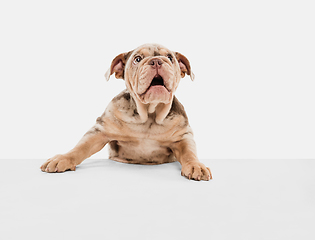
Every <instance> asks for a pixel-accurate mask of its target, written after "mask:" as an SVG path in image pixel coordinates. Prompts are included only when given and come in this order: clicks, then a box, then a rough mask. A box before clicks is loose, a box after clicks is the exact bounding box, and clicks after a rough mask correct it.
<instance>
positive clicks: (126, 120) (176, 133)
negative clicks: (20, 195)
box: [40, 44, 212, 181]
mask: <svg viewBox="0 0 315 240" xmlns="http://www.w3.org/2000/svg"><path fill="white" fill-rule="evenodd" d="M114 73H115V77H116V78H118V79H119V78H121V79H123V80H125V84H126V89H125V90H124V91H122V92H121V93H120V94H119V95H117V96H116V97H115V98H113V100H112V101H111V102H110V103H109V105H108V106H107V108H106V110H105V112H104V113H103V114H102V115H101V117H99V118H97V120H96V123H95V125H94V126H93V127H92V128H91V129H90V130H89V131H88V132H87V133H86V134H85V135H84V136H83V138H82V139H81V140H80V141H79V143H78V144H77V145H76V146H75V147H74V148H73V149H72V150H70V151H69V152H67V153H66V154H59V155H56V156H54V157H53V158H50V159H48V160H47V161H46V162H45V163H44V164H43V165H42V166H41V167H40V168H41V170H42V171H43V172H48V173H55V172H58V173H59V172H64V171H67V170H72V171H74V170H75V169H76V166H77V165H79V164H80V163H81V162H82V161H83V160H85V159H86V158H88V157H90V156H91V155H93V154H94V153H96V152H98V151H100V150H101V149H102V148H103V147H104V146H105V145H106V144H108V145H109V159H112V160H115V161H118V162H123V163H132V164H162V163H169V162H174V161H178V162H179V163H180V164H181V167H182V169H181V174H182V176H185V177H186V178H188V179H193V180H197V181H200V180H205V181H208V180H210V179H212V174H211V171H210V169H209V168H208V167H206V166H205V165H204V164H203V163H201V162H200V161H199V160H198V158H197V154H196V144H195V141H194V139H193V132H192V129H191V127H190V125H189V122H188V118H187V115H186V112H185V110H184V107H183V106H182V104H181V103H180V102H179V101H178V99H177V98H176V97H175V96H174V93H175V91H176V89H177V87H178V84H179V82H180V79H181V78H183V77H185V75H189V76H190V78H191V80H194V74H193V72H192V71H191V67H190V63H189V61H188V59H187V58H186V57H185V56H184V55H182V54H181V53H178V52H173V51H170V50H168V49H167V48H165V47H163V46H161V45H159V44H145V45H142V46H140V47H138V48H136V49H135V50H132V51H130V52H126V53H122V54H119V55H118V56H116V57H115V58H114V59H113V61H112V63H111V66H110V68H109V69H108V71H107V72H106V74H105V78H106V80H107V81H108V80H109V78H110V76H111V75H112V74H114Z"/></svg>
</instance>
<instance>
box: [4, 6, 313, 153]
mask: <svg viewBox="0 0 315 240" xmlns="http://www.w3.org/2000/svg"><path fill="white" fill-rule="evenodd" d="M314 12H315V9H314V2H313V1H277V0H272V1H196V0H195V1H67V0H62V1H34V0H30V1H13V0H12V1H1V4H0V31H1V38H0V41H1V44H0V51H1V52H0V69H1V70H0V79H1V86H0V104H1V109H0V113H1V118H0V121H1V124H0V148H1V151H0V158H15V159H16V158H20V159H27V158H29V159H43V158H48V157H51V156H52V155H54V154H56V153H63V152H66V151H68V150H69V149H70V148H72V147H73V146H74V145H75V144H76V143H77V142H78V141H79V139H80V138H81V137H82V135H83V134H84V133H85V132H86V131H87V130H88V129H89V128H90V127H91V126H92V125H93V124H94V122H95V120H96V118H97V117H98V116H100V115H101V114H102V112H103V111H104V110H105V108H106V106H107V104H108V103H109V101H110V100H111V99H112V98H113V97H114V96H115V95H116V94H118V93H119V92H120V91H121V90H123V89H124V82H123V81H122V80H116V79H115V78H114V77H113V76H112V78H111V80H110V81H109V82H106V81H105V78H104V76H103V75H104V73H105V72H106V70H107V69H108V67H109V65H110V63H111V60H112V59H113V58H114V57H115V56H116V55H118V54H119V53H121V52H125V51H129V50H132V49H133V48H135V47H137V46H139V45H141V44H144V43H147V42H156V43H160V44H162V45H165V46H166V47H168V48H169V49H171V50H173V51H179V52H181V53H183V54H184V55H186V57H187V58H188V59H189V60H190V62H191V65H192V69H193V71H194V73H195V75H196V80H195V82H191V81H190V79H189V78H187V77H186V78H185V79H183V80H182V82H181V85H180V87H179V88H178V91H177V97H178V98H179V100H180V101H181V102H182V103H183V104H184V106H185V108H186V111H187V113H188V116H189V119H190V123H191V126H192V127H193V130H194V133H195V139H196V142H197V149H198V154H199V157H200V158H207V159H259V158H260V159H267V158H272V159H274V158H285V159H297V158H299V159H301V158H315V148H314V146H315V127H314V123H315V115H314V105H315V94H314V80H315V70H314V66H315V57H314V56H315V44H314V43H315V31H314V29H315V15H314ZM93 158H107V153H106V151H102V152H101V153H99V154H97V155H95V156H94V157H93Z"/></svg>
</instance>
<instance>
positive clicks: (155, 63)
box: [149, 58, 163, 68]
mask: <svg viewBox="0 0 315 240" xmlns="http://www.w3.org/2000/svg"><path fill="white" fill-rule="evenodd" d="M162 64H163V62H162V60H160V59H157V58H154V59H152V60H151V61H150V62H149V65H151V66H152V67H153V68H159V67H160V66H161V65H162Z"/></svg>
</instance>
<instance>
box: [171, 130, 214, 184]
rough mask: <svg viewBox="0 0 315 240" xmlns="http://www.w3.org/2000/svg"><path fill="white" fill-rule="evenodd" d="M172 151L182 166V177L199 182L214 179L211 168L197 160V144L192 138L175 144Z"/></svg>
mask: <svg viewBox="0 0 315 240" xmlns="http://www.w3.org/2000/svg"><path fill="white" fill-rule="evenodd" d="M189 135H190V134H187V135H186V136H189ZM171 149H172V151H173V153H174V155H175V157H176V159H177V161H179V162H180V164H181V165H182V171H181V173H182V176H185V177H187V178H188V179H194V180H197V181H200V180H205V181H208V180H210V179H212V175H211V171H210V168H208V167H206V166H205V165H204V164H203V163H201V162H200V161H199V160H198V158H197V151H196V144H195V141H194V140H193V138H192V136H191V137H187V138H185V139H182V140H181V141H177V142H175V143H173V144H172V146H171Z"/></svg>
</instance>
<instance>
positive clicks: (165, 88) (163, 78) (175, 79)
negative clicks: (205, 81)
mask: <svg viewBox="0 0 315 240" xmlns="http://www.w3.org/2000/svg"><path fill="white" fill-rule="evenodd" d="M114 72H115V74H116V78H123V79H125V81H126V86H127V88H128V90H129V91H130V92H131V93H132V94H133V95H134V97H136V98H138V99H139V101H140V102H142V103H143V104H148V103H165V104H167V103H169V102H171V101H172V99H173V95H174V92H175V90H176V89H177V87H178V84H179V81H180V78H181V77H184V76H185V73H187V74H188V75H190V76H191V78H192V79H193V75H192V73H191V71H190V64H189V61H188V60H187V58H186V57H185V56H183V55H182V54H180V53H177V52H172V51H170V50H168V49H167V48H165V47H163V46H161V45H158V44H146V45H142V46H140V47H138V48H137V49H135V50H133V51H130V52H128V53H124V54H120V55H118V56H117V57H116V58H115V59H114V60H113V62H112V66H111V71H110V75H111V74H113V73H114ZM107 78H109V75H107Z"/></svg>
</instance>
